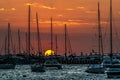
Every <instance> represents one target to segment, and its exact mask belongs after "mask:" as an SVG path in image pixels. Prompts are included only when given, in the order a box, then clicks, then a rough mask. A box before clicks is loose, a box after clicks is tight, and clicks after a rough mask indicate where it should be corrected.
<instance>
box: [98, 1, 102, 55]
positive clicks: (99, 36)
mask: <svg viewBox="0 0 120 80" xmlns="http://www.w3.org/2000/svg"><path fill="white" fill-rule="evenodd" d="M100 31H101V25H100V7H99V2H98V53H99V54H100V53H101V49H100V48H101V47H100V45H101V42H100V38H101V34H100Z"/></svg>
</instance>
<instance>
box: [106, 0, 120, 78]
mask: <svg viewBox="0 0 120 80" xmlns="http://www.w3.org/2000/svg"><path fill="white" fill-rule="evenodd" d="M112 49H113V47H112V0H110V58H111V65H110V66H109V68H107V70H106V75H107V77H108V78H114V77H115V78H120V61H119V60H118V59H113V50H112Z"/></svg>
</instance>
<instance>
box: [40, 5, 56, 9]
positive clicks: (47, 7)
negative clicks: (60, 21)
mask: <svg viewBox="0 0 120 80" xmlns="http://www.w3.org/2000/svg"><path fill="white" fill-rule="evenodd" d="M42 8H45V9H50V10H51V9H56V8H55V7H49V6H44V5H43V6H42Z"/></svg>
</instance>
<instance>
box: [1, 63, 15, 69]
mask: <svg viewBox="0 0 120 80" xmlns="http://www.w3.org/2000/svg"><path fill="white" fill-rule="evenodd" d="M0 69H15V64H10V63H5V64H0Z"/></svg>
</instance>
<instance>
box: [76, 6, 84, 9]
mask: <svg viewBox="0 0 120 80" xmlns="http://www.w3.org/2000/svg"><path fill="white" fill-rule="evenodd" d="M77 9H85V7H82V6H79V7H77Z"/></svg>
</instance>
